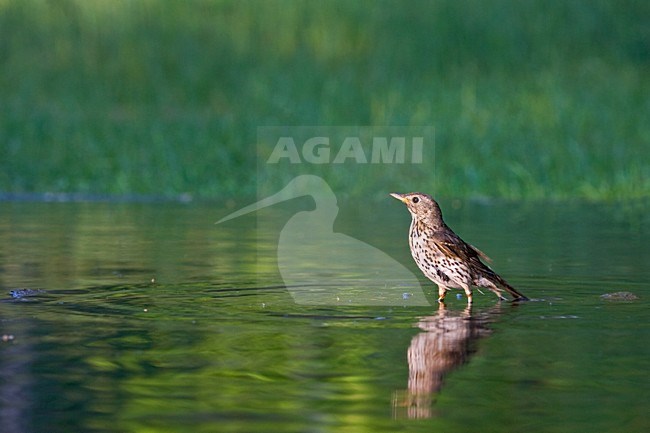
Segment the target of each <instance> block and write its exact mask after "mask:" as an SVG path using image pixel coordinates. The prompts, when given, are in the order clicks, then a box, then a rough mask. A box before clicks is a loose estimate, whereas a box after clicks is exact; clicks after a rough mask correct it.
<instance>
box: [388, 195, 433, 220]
mask: <svg viewBox="0 0 650 433" xmlns="http://www.w3.org/2000/svg"><path fill="white" fill-rule="evenodd" d="M390 195H391V197H394V198H396V199H397V200H399V201H401V202H402V203H404V204H405V205H406V207H407V208H408V210H409V212H410V213H411V216H412V217H413V218H414V219H416V220H425V221H427V222H429V223H430V224H432V225H440V224H442V212H441V211H440V206H438V203H436V201H435V200H434V199H433V198H432V197H431V196H430V195H428V194H424V193H421V192H410V193H407V194H398V193H394V192H393V193H391V194H390Z"/></svg>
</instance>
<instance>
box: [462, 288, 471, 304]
mask: <svg viewBox="0 0 650 433" xmlns="http://www.w3.org/2000/svg"><path fill="white" fill-rule="evenodd" d="M463 290H464V291H465V296H467V305H469V304H471V303H472V286H470V285H469V284H463Z"/></svg>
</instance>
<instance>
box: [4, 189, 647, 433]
mask: <svg viewBox="0 0 650 433" xmlns="http://www.w3.org/2000/svg"><path fill="white" fill-rule="evenodd" d="M246 204H248V203H244V202H242V203H238V204H237V206H235V207H231V208H229V209H224V208H220V207H219V206H208V205H199V204H185V205H181V204H169V203H167V204H165V203H160V204H155V203H149V204H133V203H131V204H116V203H16V202H13V203H12V202H4V203H0V289H1V290H0V335H1V336H2V337H3V341H0V425H1V426H2V428H1V429H0V430H1V431H3V432H5V431H6V432H40V431H48V432H70V431H111V432H113V431H115V432H131V431H133V432H135V431H159V432H176V431H178V432H180V431H193V432H204V431H205V432H215V431H219V432H222V431H223V432H228V431H266V432H274V431H278V432H289V431H312V432H341V431H347V432H382V431H385V432H394V431H407V432H410V431H415V432H418V431H422V432H424V431H427V432H429V431H454V432H476V431H481V432H503V431H526V432H570V431H575V432H583V431H593V432H644V431H650V419H649V417H648V415H647V413H648V403H647V402H648V401H650V391H648V390H650V383H649V382H650V381H649V380H648V374H647V372H648V371H649V367H650V362H649V360H650V349H649V348H648V347H649V346H648V344H647V343H648V341H649V337H650V333H649V328H648V313H647V312H648V299H650V283H649V282H648V281H649V280H650V278H649V277H650V271H649V270H648V263H649V261H650V260H649V259H650V251H649V250H650V248H649V247H648V231H649V226H648V221H647V219H646V216H645V207H644V206H641V205H630V206H625V207H620V206H605V205H586V204H566V203H565V204H552V203H532V204H530V203H529V204H513V203H491V204H481V203H465V202H457V201H454V202H452V201H449V202H443V203H442V206H443V209H445V215H446V217H447V222H448V223H449V225H451V226H452V228H454V229H455V230H456V231H457V232H458V233H459V234H461V235H462V236H463V237H464V238H465V239H466V240H468V241H470V242H471V243H473V244H474V245H476V246H478V247H479V248H481V249H482V250H484V251H485V252H486V253H488V254H489V255H490V256H491V257H492V258H493V259H494V263H493V267H494V268H495V270H497V271H498V272H500V273H501V274H502V275H503V276H505V277H506V278H507V279H508V280H509V281H510V282H511V283H512V284H513V285H515V286H516V287H517V288H518V289H520V290H521V291H522V292H523V293H525V294H526V295H528V296H529V297H530V298H532V301H531V302H526V303H522V304H519V305H512V304H509V303H501V304H499V303H497V302H496V300H495V297H494V296H493V295H492V294H490V293H486V294H485V295H484V296H481V295H480V294H476V295H475V303H474V306H473V307H472V308H471V310H468V309H467V308H466V303H465V300H464V299H457V298H456V297H455V296H454V295H455V294H456V292H454V293H452V294H451V295H450V296H449V298H450V299H449V301H448V303H447V306H446V308H440V307H439V306H438V305H436V303H435V290H433V288H432V287H431V284H428V283H427V282H426V281H425V280H423V279H420V281H421V282H422V286H423V287H424V289H425V291H424V293H423V296H424V297H425V299H426V300H428V301H429V302H430V303H431V305H424V306H423V305H417V303H414V302H412V301H413V299H414V296H412V295H413V294H414V293H417V288H414V287H410V288H409V287H408V285H406V284H402V285H399V284H394V283H395V282H391V284H394V285H395V286H396V289H395V290H396V291H395V293H394V294H395V295H396V296H395V297H392V296H393V292H387V294H386V296H387V298H381V299H382V301H381V302H378V304H377V305H359V303H357V304H355V303H351V302H347V301H348V299H347V298H346V295H347V294H352V293H356V292H355V291H358V292H360V293H361V292H362V293H363V294H364V296H366V298H363V299H367V297H368V296H370V297H372V294H369V292H368V284H377V278H374V279H371V280H369V281H370V283H368V281H365V280H364V281H363V282H360V281H361V280H359V278H358V275H359V274H363V270H361V272H360V270H359V269H355V268H354V266H355V264H357V261H356V259H354V258H352V259H349V258H347V259H346V260H347V261H344V262H347V263H349V264H350V269H340V268H337V269H336V272H335V273H331V272H330V273H328V272H327V269H328V265H327V264H323V273H322V275H321V274H319V275H320V277H319V278H320V283H319V282H318V281H319V280H316V281H317V282H316V283H313V282H312V283H310V284H311V285H309V286H305V287H294V286H291V287H289V288H286V287H285V286H284V281H283V278H282V275H281V271H282V269H279V268H278V264H277V257H278V242H279V240H278V239H280V232H281V230H282V228H283V227H284V226H285V224H286V223H287V221H288V220H289V219H290V218H291V216H292V215H293V214H295V212H296V211H303V212H304V211H309V210H310V209H312V208H313V205H312V204H310V203H309V201H308V200H296V201H295V203H293V204H283V205H278V206H275V207H273V208H267V209H264V210H261V211H259V212H258V214H257V215H247V216H244V217H241V218H239V219H236V220H232V221H229V222H227V223H224V224H220V225H215V224H214V222H215V221H216V220H218V219H219V218H221V217H223V216H225V215H226V214H228V213H229V212H232V211H233V210H235V209H236V208H237V207H238V206H240V205H241V206H243V205H246ZM369 207H370V208H371V209H368V208H369ZM339 209H340V211H339V215H338V218H337V220H336V223H335V225H334V231H335V232H338V233H344V234H346V235H348V236H349V237H350V238H356V239H359V240H362V241H363V242H365V243H366V244H367V245H369V246H372V247H374V248H375V249H377V250H380V251H382V252H384V253H386V254H388V255H389V256H391V257H392V258H393V259H394V260H397V261H399V262H400V263H402V264H403V265H404V266H406V267H407V268H408V269H410V270H412V271H413V272H414V273H415V272H416V268H415V266H414V265H413V264H412V263H411V258H410V256H409V252H408V246H407V238H406V234H407V230H408V224H409V220H410V219H409V216H408V214H407V212H406V210H405V209H404V208H403V206H402V205H401V204H400V203H398V202H395V201H394V200H391V199H390V198H387V200H386V202H385V203H380V204H371V205H365V206H364V204H360V203H354V204H352V203H347V204H341V203H340V204H339ZM305 242H306V244H307V245H308V244H309V236H307V237H306V240H305ZM341 254H342V257H353V256H354V253H350V254H351V255H350V256H347V255H346V254H347V253H345V252H342V253H341ZM299 257H300V256H297V257H296V258H295V260H294V261H300V260H299ZM323 257H329V256H327V255H323ZM323 260H325V259H323ZM305 261H306V259H305ZM369 266H370V265H369ZM280 268H282V266H280ZM338 276H341V277H342V278H340V279H339V278H338ZM343 277H344V278H343ZM387 286H389V284H387ZM332 287H335V288H336V291H335V292H331V291H329V290H331V288H332ZM391 287H392V286H391ZM380 289H381V287H379V284H377V290H378V293H379V291H380ZM299 290H303V291H306V292H308V293H321V294H323V293H324V294H325V296H329V295H330V294H331V295H332V296H335V297H337V299H336V301H333V300H331V299H334V298H331V299H330V298H328V299H330V301H328V302H320V303H317V304H316V305H305V304H298V303H296V302H294V300H295V299H297V298H296V297H295V295H296V293H298V292H297V291H299ZM619 291H627V292H631V293H633V294H634V295H636V296H637V297H638V299H636V300H611V299H603V298H601V295H603V294H606V293H613V292H619ZM382 296H383V295H382ZM386 299H388V300H386ZM361 304H362V303H361Z"/></svg>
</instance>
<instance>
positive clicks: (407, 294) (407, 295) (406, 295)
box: [402, 293, 413, 299]
mask: <svg viewBox="0 0 650 433" xmlns="http://www.w3.org/2000/svg"><path fill="white" fill-rule="evenodd" d="M411 296H413V295H412V294H411V293H402V299H409V298H410V297H411Z"/></svg>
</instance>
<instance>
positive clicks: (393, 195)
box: [390, 192, 406, 203]
mask: <svg viewBox="0 0 650 433" xmlns="http://www.w3.org/2000/svg"><path fill="white" fill-rule="evenodd" d="M390 196H391V197H393V198H396V199H397V200H399V201H401V202H402V203H406V197H405V196H404V195H403V194H398V193H396V192H391V193H390Z"/></svg>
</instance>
